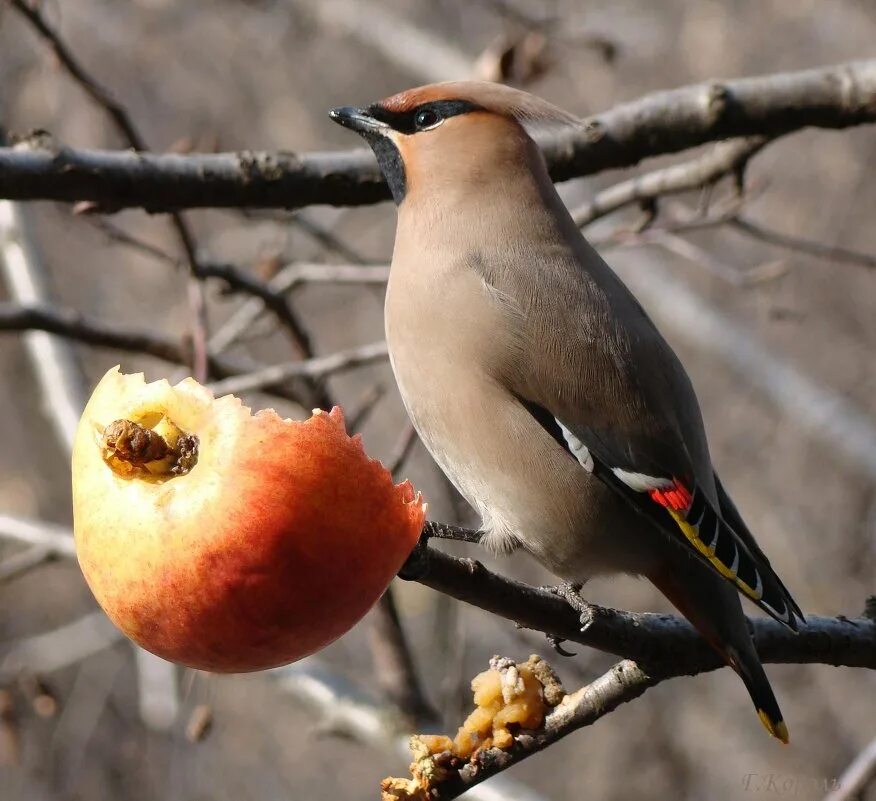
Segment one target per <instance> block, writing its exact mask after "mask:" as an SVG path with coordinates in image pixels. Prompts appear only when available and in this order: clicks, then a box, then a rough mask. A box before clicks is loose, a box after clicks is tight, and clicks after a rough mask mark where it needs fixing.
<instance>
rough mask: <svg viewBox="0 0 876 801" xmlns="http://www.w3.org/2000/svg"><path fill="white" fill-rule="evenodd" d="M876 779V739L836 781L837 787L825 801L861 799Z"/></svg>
mask: <svg viewBox="0 0 876 801" xmlns="http://www.w3.org/2000/svg"><path fill="white" fill-rule="evenodd" d="M874 777H876V739H873V740H871V741H870V743H869V744H868V745H866V746H865V747H864V748H863V749H862V750H861V752H860V753H859V754H858V755H857V756H856V757H855V758H854V759H853V760H852V762H851V764H850V765H849V766H848V767H847V768H846V769H845V770H844V771H843V772H842V775H841V776H840V777H839V778H838V779H837V780H836V787H835V789H834V790H833V791H831V792H830V793H828V794H827V795H826V796H825V797H824V801H853V799H855V798H861V797H862V795H863V793H864V791H865V790H866V789H867V785H869V784H870V782H871V781H873V779H874Z"/></svg>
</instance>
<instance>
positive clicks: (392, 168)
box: [363, 133, 408, 206]
mask: <svg viewBox="0 0 876 801" xmlns="http://www.w3.org/2000/svg"><path fill="white" fill-rule="evenodd" d="M363 136H364V138H365V141H366V142H368V144H369V145H370V146H371V149H372V150H373V151H374V155H375V156H377V164H378V165H379V166H380V171H381V172H382V173H383V177H384V178H386V183H387V184H388V185H389V191H390V192H392V199H393V200H394V201H395V205H396V206H398V205H399V204H400V203H401V202H402V201H403V200H404V199H405V194H406V193H407V189H408V184H407V180H406V178H405V165H404V162H403V161H402V157H401V153H399V152H398V148H397V147H396V146H395V143H394V142H393V141H392V140H391V139H390V138H389V137H387V136H381V135H380V134H378V133H365V134H363Z"/></svg>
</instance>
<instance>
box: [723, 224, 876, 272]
mask: <svg viewBox="0 0 876 801" xmlns="http://www.w3.org/2000/svg"><path fill="white" fill-rule="evenodd" d="M727 222H728V224H729V225H730V226H731V227H733V228H735V229H736V230H737V231H739V232H741V233H743V234H745V235H746V236H750V237H752V238H753V239H758V240H760V241H761V242H766V243H767V244H769V245H776V246H777V247H780V248H785V249H787V250H793V251H796V252H797V253H805V254H806V255H808V256H815V257H816V258H819V259H826V260H827V261H836V262H842V263H845V264H854V265H856V266H858V267H866V268H868V269H870V270H873V269H876V255H873V254H870V253H860V252H859V251H856V250H849V249H848V248H843V247H838V246H837V245H825V244H823V243H821V242H813V241H812V240H811V239H801V238H800V237H796V236H790V235H789V234H783V233H780V232H779V231H773V230H772V229H770V228H767V227H766V226H764V225H761V224H760V223H757V222H754V221H753V220H750V219H748V218H747V217H742V216H739V215H737V216H735V217H733V218H732V219H730V220H728V221H727Z"/></svg>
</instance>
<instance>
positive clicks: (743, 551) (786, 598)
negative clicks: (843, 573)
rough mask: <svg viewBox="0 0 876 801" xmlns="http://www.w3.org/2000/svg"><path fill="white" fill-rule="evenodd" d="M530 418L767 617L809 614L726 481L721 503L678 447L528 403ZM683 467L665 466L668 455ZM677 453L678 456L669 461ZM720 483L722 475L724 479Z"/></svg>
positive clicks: (789, 620)
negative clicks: (753, 530)
mask: <svg viewBox="0 0 876 801" xmlns="http://www.w3.org/2000/svg"><path fill="white" fill-rule="evenodd" d="M521 402H522V403H523V404H524V406H525V407H526V408H527V409H528V411H529V412H530V414H532V416H533V417H534V418H535V419H536V420H537V421H538V422H539V424H540V425H541V426H542V427H543V428H544V429H545V430H546V431H548V433H550V434H551V436H552V437H553V438H554V439H555V440H556V441H557V442H558V443H559V444H560V445H562V446H563V447H564V448H565V450H566V451H567V452H568V453H569V454H570V456H572V457H574V458H575V459H576V460H577V461H578V462H579V464H580V465H581V466H582V468H583V469H585V470H588V471H589V472H591V473H593V475H594V476H596V477H597V478H598V479H599V480H601V481H603V482H604V483H605V484H606V485H607V486H608V487H609V488H611V489H612V490H613V491H614V492H616V493H617V494H618V495H619V496H621V497H622V498H623V499H624V500H625V501H626V502H627V503H629V504H630V505H631V506H632V507H633V508H634V509H635V510H636V511H637V512H639V513H640V514H642V515H644V516H645V517H646V518H648V519H649V520H650V521H651V522H652V523H653V524H655V526H656V527H657V528H658V529H660V530H661V531H662V532H664V534H666V535H668V536H669V537H670V538H671V539H673V540H675V541H677V542H680V543H682V544H683V545H684V546H685V547H687V548H688V549H689V550H690V551H692V552H693V553H695V554H696V556H697V557H698V558H699V559H700V560H701V561H702V562H703V563H704V564H706V565H708V566H709V567H710V568H711V569H712V570H714V571H715V572H716V573H718V574H719V575H720V576H721V577H723V578H724V579H725V580H727V581H728V582H730V583H731V584H733V585H734V586H735V587H736V588H737V589H738V590H739V591H740V592H741V593H742V594H743V595H744V596H745V597H746V598H749V599H750V600H751V601H753V602H754V603H755V604H756V605H757V606H758V607H760V608H761V609H763V610H764V611H765V612H766V613H767V614H769V615H770V616H772V617H773V618H775V619H776V620H778V621H779V622H780V623H784V624H785V625H786V626H788V627H789V628H791V629H793V630H796V628H797V617H799V618H800V619H801V620H802V619H803V615H802V612H801V611H800V608H799V607H798V606H797V604H796V603H795V602H794V600H793V599H792V598H791V595H790V594H789V592H788V590H787V589H785V586H784V585H783V584H782V582H781V580H780V579H779V577H778V576H777V575H776V573H775V571H774V570H773V569H772V567H771V565H770V563H769V560H768V559H767V558H766V556H765V555H764V554H763V552H762V551H761V550H760V548H759V547H758V546H757V543H756V542H755V540H754V537H753V535H752V534H751V532H750V531H749V530H748V528H747V527H746V526H745V524H744V523H743V521H742V518H741V517H740V516H739V513H738V511H737V510H736V507H735V506H733V504H732V501H730V498H729V496H728V495H727V493H726V492H725V491H724V489H723V487H721V485H720V483H718V486H719V488H720V489H719V491H718V498H719V504H718V505H716V504H714V503H713V502H712V501H711V500H710V499H709V497H708V493H707V490H706V489H705V488H703V487H702V486H699V485H698V484H697V482H696V480H695V479H694V478H693V476H692V471H691V470H689V469H685V468H684V466H681V469H679V464H680V463H683V462H684V458H683V456H681V457H680V456H679V451H678V449H677V448H673V447H672V446H671V445H670V444H669V443H666V442H664V441H661V440H659V439H657V438H653V437H648V436H641V437H638V438H637V437H635V436H632V437H631V436H630V432H625V435H624V437H623V441H622V442H620V441H619V438H618V437H617V436H612V435H611V433H609V432H607V431H594V430H593V429H591V428H588V427H586V426H585V425H582V424H580V423H576V422H574V421H571V420H569V419H568V418H567V419H565V420H564V419H561V418H560V417H557V416H555V415H554V414H552V413H551V411H549V410H548V409H546V408H545V407H543V406H540V405H539V404H536V403H533V402H531V401H526V400H524V399H522V398H521ZM661 452H662V453H664V454H666V455H667V461H668V462H669V463H672V462H674V463H675V469H674V470H673V469H666V468H662V467H661V465H660V461H661V459H660V453H661ZM670 453H672V454H673V455H674V458H668V457H669V454H670ZM716 480H717V477H716Z"/></svg>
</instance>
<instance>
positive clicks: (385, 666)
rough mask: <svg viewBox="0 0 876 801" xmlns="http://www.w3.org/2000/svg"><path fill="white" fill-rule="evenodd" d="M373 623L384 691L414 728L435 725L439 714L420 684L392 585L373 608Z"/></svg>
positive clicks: (374, 651) (372, 634)
mask: <svg viewBox="0 0 876 801" xmlns="http://www.w3.org/2000/svg"><path fill="white" fill-rule="evenodd" d="M369 622H370V629H369V632H368V633H369V637H370V645H371V658H372V660H373V662H374V672H375V674H376V676H377V681H378V682H379V684H380V688H381V690H382V691H383V694H384V695H385V696H386V698H387V699H388V700H389V701H391V702H392V703H393V704H394V705H395V706H397V707H398V709H399V710H400V711H401V713H402V714H403V715H404V716H405V718H406V719H407V721H408V723H409V726H410V728H412V729H413V730H414V731H416V730H418V729H419V728H422V727H423V726H434V725H435V724H436V723H437V721H438V714H437V713H436V712H435V709H434V708H433V707H432V705H431V704H430V703H429V701H428V700H427V698H426V694H425V692H424V691H423V686H422V684H421V683H420V678H419V675H418V674H417V670H416V666H415V665H414V660H413V654H412V652H411V647H410V643H409V642H408V639H407V636H406V635H405V631H404V629H403V628H402V624H401V619H400V617H399V614H398V607H397V606H396V603H395V594H394V591H393V587H392V585H390V586H389V587H387V588H386V592H385V593H383V595H382V596H381V598H380V600H379V601H378V602H377V605H376V606H375V607H374V609H372V610H371V614H370V620H369Z"/></svg>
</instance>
